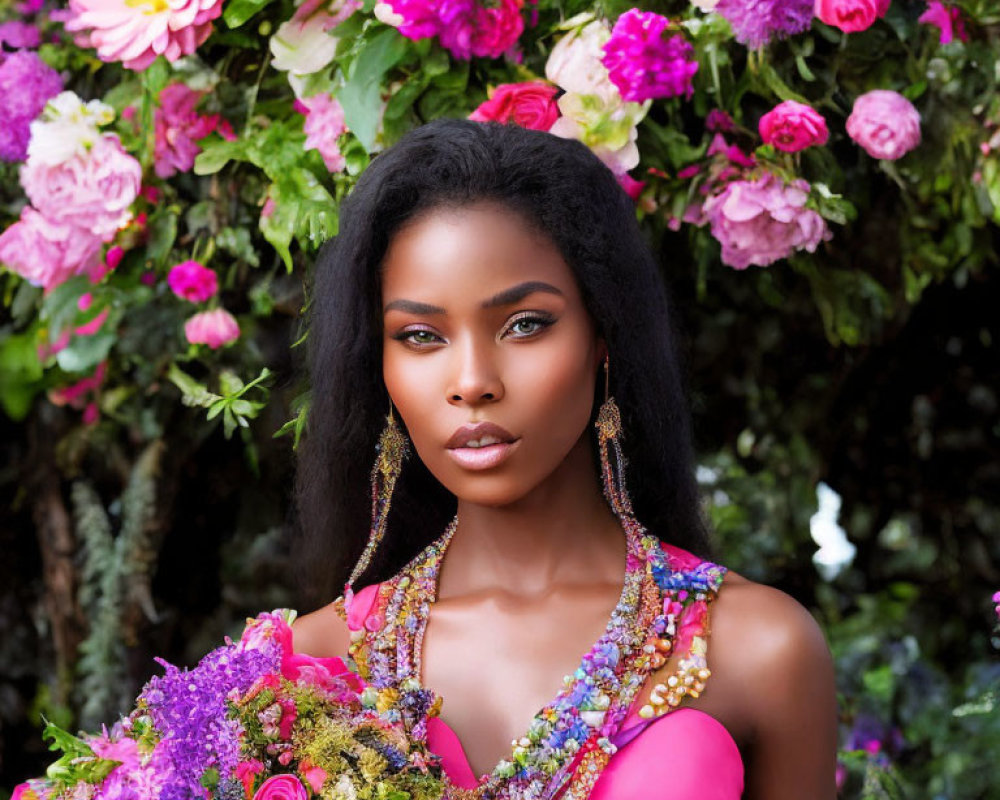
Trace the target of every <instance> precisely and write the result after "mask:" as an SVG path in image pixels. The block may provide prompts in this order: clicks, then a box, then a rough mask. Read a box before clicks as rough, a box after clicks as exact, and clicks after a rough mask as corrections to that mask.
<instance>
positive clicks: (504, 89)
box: [469, 81, 559, 131]
mask: <svg viewBox="0 0 1000 800" xmlns="http://www.w3.org/2000/svg"><path fill="white" fill-rule="evenodd" d="M556 91H557V88H556V87H555V86H553V85H552V84H550V83H543V82H542V81H530V82H528V83H501V84H500V85H499V86H497V87H496V88H495V89H493V91H491V92H490V99H489V100H487V101H486V102H485V103H482V104H480V106H479V107H478V108H477V109H476V110H475V111H473V112H472V113H471V114H469V119H471V120H475V121H476V122H487V121H490V120H493V121H496V122H513V123H515V124H517V125H520V126H521V127H522V128H530V129H532V130H536V131H547V130H548V129H549V128H551V127H552V123H553V122H555V121H556V120H557V119H558V118H559V106H558V105H556V101H555V95H556Z"/></svg>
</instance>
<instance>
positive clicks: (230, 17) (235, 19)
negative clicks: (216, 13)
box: [222, 0, 274, 28]
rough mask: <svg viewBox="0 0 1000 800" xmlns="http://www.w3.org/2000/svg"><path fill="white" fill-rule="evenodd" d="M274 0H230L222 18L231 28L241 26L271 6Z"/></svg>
mask: <svg viewBox="0 0 1000 800" xmlns="http://www.w3.org/2000/svg"><path fill="white" fill-rule="evenodd" d="M273 2H274V0H229V2H228V3H226V7H225V10H224V11H223V12H222V18H223V19H224V20H225V21H226V25H228V26H229V27H230V28H239V27H240V26H241V25H243V24H244V23H245V22H246V21H247V20H248V19H250V17H252V16H253V15H254V14H256V13H257V12H258V11H260V10H261V9H263V8H265V7H267V6H269V5H270V4H271V3H273Z"/></svg>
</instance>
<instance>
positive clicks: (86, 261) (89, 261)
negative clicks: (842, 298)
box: [0, 206, 101, 289]
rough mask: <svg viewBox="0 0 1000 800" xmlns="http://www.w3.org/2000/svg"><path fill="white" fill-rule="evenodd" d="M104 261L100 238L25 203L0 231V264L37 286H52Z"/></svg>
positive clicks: (48, 287) (50, 287) (49, 287)
mask: <svg viewBox="0 0 1000 800" xmlns="http://www.w3.org/2000/svg"><path fill="white" fill-rule="evenodd" d="M100 260H101V240H100V237H98V236H95V235H94V234H92V233H91V232H90V231H88V230H85V229H80V228H78V227H76V226H74V225H66V224H62V223H59V222H53V221H51V220H49V219H46V218H45V217H44V216H43V215H42V214H41V213H39V212H38V211H37V210H35V209H34V208H32V207H31V206H25V207H24V208H23V209H22V210H21V219H20V220H19V221H18V222H15V223H14V224H13V225H11V226H10V227H9V228H7V230H5V231H4V232H3V233H2V234H0V263H2V264H4V265H5V266H6V267H7V268H8V269H10V270H11V271H12V272H15V273H17V274H18V275H20V276H21V277H22V278H25V279H26V280H27V281H29V282H30V283H33V284H34V285H35V286H42V287H44V288H45V289H52V288H53V287H55V286H58V285H59V284H61V283H63V282H65V281H66V280H67V279H68V278H71V277H73V276H74V275H80V274H82V273H84V272H87V271H88V270H90V269H93V268H94V267H95V266H97V265H98V264H99V263H100Z"/></svg>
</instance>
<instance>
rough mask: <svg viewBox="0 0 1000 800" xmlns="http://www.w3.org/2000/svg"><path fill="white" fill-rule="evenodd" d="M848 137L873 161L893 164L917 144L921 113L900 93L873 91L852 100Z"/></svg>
mask: <svg viewBox="0 0 1000 800" xmlns="http://www.w3.org/2000/svg"><path fill="white" fill-rule="evenodd" d="M847 134H848V136H850V137H851V138H852V139H853V140H854V141H855V142H857V143H858V144H859V145H861V146H862V147H863V148H864V149H865V151H866V152H867V153H868V155H870V156H871V157H872V158H884V159H887V160H889V161H895V160H896V159H897V158H902V157H903V156H904V155H906V154H907V153H909V152H910V151H911V150H912V149H913V148H914V147H916V146H917V145H918V144H920V113H919V112H918V111H917V109H915V108H914V107H913V103H911V102H910V101H909V100H907V99H906V98H905V97H903V95H901V94H900V93H899V92H893V91H891V90H890V89H874V90H873V91H870V92H867V93H865V94H863V95H861V96H860V97H859V98H858V99H857V100H855V101H854V108H853V109H851V116H849V117H848V118H847Z"/></svg>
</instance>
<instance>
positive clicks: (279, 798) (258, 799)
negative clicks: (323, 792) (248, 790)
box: [253, 775, 309, 800]
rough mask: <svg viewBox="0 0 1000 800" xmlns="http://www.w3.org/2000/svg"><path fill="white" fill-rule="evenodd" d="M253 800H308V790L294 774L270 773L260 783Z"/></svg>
mask: <svg viewBox="0 0 1000 800" xmlns="http://www.w3.org/2000/svg"><path fill="white" fill-rule="evenodd" d="M253 800H309V792H308V790H307V789H306V787H305V786H303V785H302V781H300V780H299V779H298V778H296V777H295V776H294V775H272V776H271V777H270V778H268V779H267V780H266V781H264V782H263V783H262V784H261V785H260V788H259V789H258V790H257V791H256V793H255V794H254V796H253Z"/></svg>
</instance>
